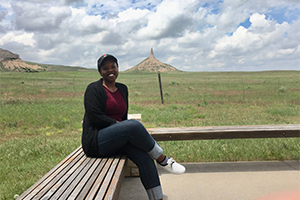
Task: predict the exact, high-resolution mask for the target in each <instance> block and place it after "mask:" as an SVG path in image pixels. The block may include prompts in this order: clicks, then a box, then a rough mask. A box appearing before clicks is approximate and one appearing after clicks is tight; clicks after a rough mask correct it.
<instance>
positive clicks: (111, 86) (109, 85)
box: [102, 80, 118, 92]
mask: <svg viewBox="0 0 300 200" xmlns="http://www.w3.org/2000/svg"><path fill="white" fill-rule="evenodd" d="M102 85H103V86H104V87H106V88H107V89H108V90H109V91H111V92H115V91H117V89H118V88H117V87H116V83H115V82H113V83H109V82H106V81H105V80H103V83H102Z"/></svg>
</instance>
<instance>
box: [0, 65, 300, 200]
mask: <svg viewBox="0 0 300 200" xmlns="http://www.w3.org/2000/svg"><path fill="white" fill-rule="evenodd" d="M98 79H99V74H98V73H97V72H96V71H84V72H79V71H69V72H41V73H11V72H4V73H1V74H0V94H1V96H0V109H1V112H0V153H1V158H0V169H1V171H0V199H1V200H3V199H13V197H14V195H15V194H21V193H22V192H24V191H25V190H26V189H27V188H28V187H30V186H31V185H32V184H33V183H35V182H36V181H37V180H38V179H39V178H41V177H42V176H43V175H44V174H46V173H47V172H48V171H49V170H50V169H51V168H53V167H54V166H55V165H56V164H58V163H59V162H60V161H61V160H62V159H63V158H65V157H66V156H67V155H68V154H69V153H71V152H72V151H73V150H74V149H75V148H77V147H78V146H79V145H80V139H81V120H82V117H83V114H84V107H83V94H84V91H85V88H86V86H87V85H88V84H89V83H90V82H92V81H95V80H98ZM161 80H162V88H163V94H164V104H162V103H161V99H160V91H159V85H158V76H157V74H156V73H147V72H142V73H137V72H131V73H127V72H121V73H120V75H119V79H118V81H120V82H123V83H125V84H126V85H127V86H128V87H129V93H130V97H129V103H130V106H129V113H141V114H142V121H143V124H144V125H145V126H146V127H184V126H220V125H261V124H299V121H300V120H299V119H300V118H299V114H300V96H299V94H300V93H299V91H300V89H299V88H300V87H299V86H300V85H299V80H300V73H299V71H296V72H295V71H273V72H194V73H192V72H172V73H161ZM160 145H161V146H162V147H163V148H164V151H165V153H166V154H168V155H169V156H172V157H174V158H175V159H176V160H178V161H180V162H220V161H221V162H222V161H257V160H299V158H300V141H299V138H283V139H278V138H277V139H237V140H200V141H172V142H160Z"/></svg>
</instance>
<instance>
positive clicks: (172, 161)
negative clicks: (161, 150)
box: [169, 158, 175, 168]
mask: <svg viewBox="0 0 300 200" xmlns="http://www.w3.org/2000/svg"><path fill="white" fill-rule="evenodd" d="M169 162H170V166H171V168H172V165H173V164H174V163H175V160H173V159H172V158H170V159H169Z"/></svg>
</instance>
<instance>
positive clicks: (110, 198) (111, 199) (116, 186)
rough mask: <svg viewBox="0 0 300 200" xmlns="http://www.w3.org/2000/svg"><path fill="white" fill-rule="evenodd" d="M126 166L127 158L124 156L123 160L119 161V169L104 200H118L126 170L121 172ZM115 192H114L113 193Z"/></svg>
mask: <svg viewBox="0 0 300 200" xmlns="http://www.w3.org/2000/svg"><path fill="white" fill-rule="evenodd" d="M125 164H126V156H124V155H123V156H122V159H121V160H119V167H118V168H117V170H116V171H115V174H114V176H113V179H112V180H111V184H110V187H109V188H108V190H107V192H106V196H105V198H104V199H106V200H116V199H117V198H118V194H119V192H120V188H121V187H120V186H121V184H122V182H123V181H122V179H123V178H124V174H125V170H121V169H123V168H124V166H125ZM113 191H114V192H113Z"/></svg>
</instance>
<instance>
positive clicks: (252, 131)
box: [18, 115, 300, 200]
mask: <svg viewBox="0 0 300 200" xmlns="http://www.w3.org/2000/svg"><path fill="white" fill-rule="evenodd" d="M129 118H131V119H132V118H133V119H137V120H141V116H140V115H131V116H130V117H129ZM147 130H148V131H149V133H150V134H151V135H152V136H153V138H154V139H155V140H156V141H172V140H207V139H238V138H289V137H300V124H291V125H258V126H257V125H253V126H216V127H181V128H148V129H147ZM125 163H130V162H127V158H126V156H122V155H117V156H114V157H110V158H98V159H95V158H87V157H86V156H85V155H84V153H83V151H82V148H81V147H79V148H78V149H76V150H75V151H74V152H72V153H71V154H70V155H69V156H68V157H66V158H65V159H64V160H63V161H62V162H60V163H59V164H58V165H57V166H55V167H54V168H53V169H52V170H51V171H50V172H48V173H47V174H46V175H45V176H44V177H43V178H41V179H40V180H39V181H38V182H36V183H35V184H34V185H33V186H31V187H30V188H29V189H28V190H26V191H25V192H24V193H23V194H22V195H21V196H19V197H18V199H53V200H57V199H62V200H65V199H80V200H81V199H117V198H118V195H119V191H120V186H121V184H122V180H123V177H124V175H125V172H126V171H128V169H129V170H131V171H129V176H130V175H133V174H132V170H133V171H135V172H134V175H133V176H138V175H139V173H138V169H137V167H136V166H135V165H134V164H133V163H132V162H131V166H128V164H127V167H126V165H125ZM126 173H127V172H126Z"/></svg>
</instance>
